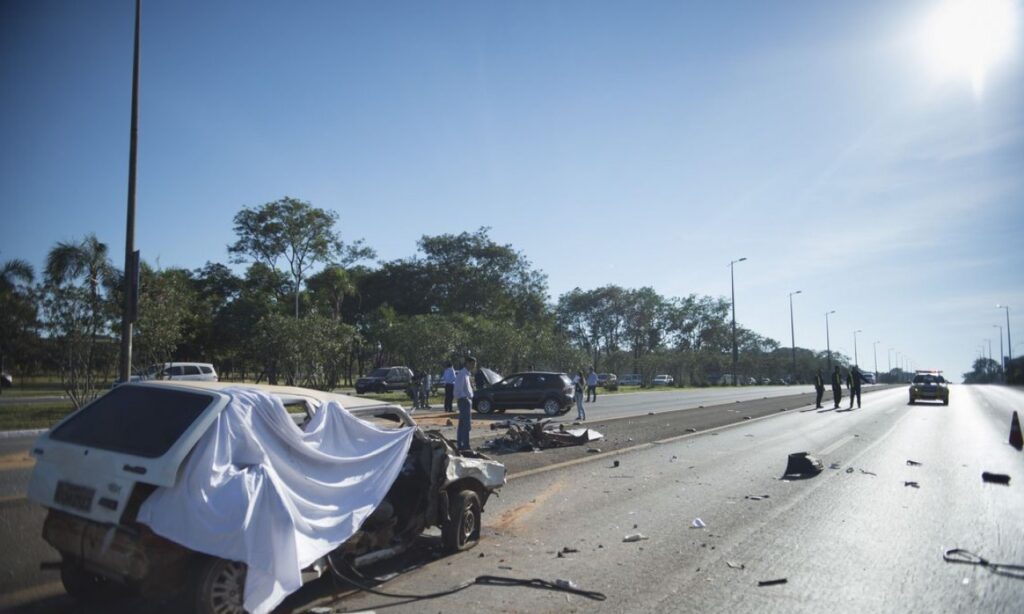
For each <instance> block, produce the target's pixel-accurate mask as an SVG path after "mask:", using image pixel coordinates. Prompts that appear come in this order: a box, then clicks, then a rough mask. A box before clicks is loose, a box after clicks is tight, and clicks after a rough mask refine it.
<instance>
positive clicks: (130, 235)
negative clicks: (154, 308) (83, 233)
mask: <svg viewBox="0 0 1024 614" xmlns="http://www.w3.org/2000/svg"><path fill="white" fill-rule="evenodd" d="M141 17H142V0H135V59H134V61H133V63H132V125H131V136H130V137H129V145H128V217H127V220H126V224H125V226H126V229H125V240H124V281H125V292H124V313H123V314H122V316H121V363H120V365H119V367H120V368H119V371H120V378H121V381H122V382H128V378H129V375H130V373H131V369H132V322H134V321H135V316H136V315H137V314H136V311H137V309H138V302H137V300H138V298H137V297H138V291H139V288H138V285H137V280H138V273H139V271H138V268H139V264H138V257H137V256H136V253H135V161H136V152H137V150H138V141H139V30H140V28H139V26H140V23H141Z"/></svg>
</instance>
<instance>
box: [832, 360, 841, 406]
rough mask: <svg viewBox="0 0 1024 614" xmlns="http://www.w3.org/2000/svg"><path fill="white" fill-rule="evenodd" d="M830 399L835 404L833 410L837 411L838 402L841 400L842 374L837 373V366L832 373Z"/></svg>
mask: <svg viewBox="0 0 1024 614" xmlns="http://www.w3.org/2000/svg"><path fill="white" fill-rule="evenodd" d="M832 398H833V399H834V400H835V402H836V406H835V409H839V402H840V401H842V400H843V374H842V373H840V372H839V365H836V370H835V371H833V372H832Z"/></svg>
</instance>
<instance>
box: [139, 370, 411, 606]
mask: <svg viewBox="0 0 1024 614" xmlns="http://www.w3.org/2000/svg"><path fill="white" fill-rule="evenodd" d="M224 392H225V393H227V394H230V395H231V397H232V400H231V402H230V403H229V404H228V406H227V407H226V408H225V409H224V411H223V412H222V413H221V414H220V416H219V417H218V418H217V421H216V423H215V424H214V425H213V426H212V427H211V428H210V430H209V431H207V432H206V434H205V435H204V436H203V437H202V439H200V440H199V442H198V443H197V444H196V447H195V449H194V450H193V451H192V453H191V454H190V455H189V457H188V458H187V459H186V461H185V464H184V466H183V468H182V473H181V475H180V478H179V480H178V482H177V483H176V484H175V485H174V487H173V488H159V489H157V490H156V491H155V492H154V493H153V494H152V495H150V497H149V499H147V500H146V502H145V503H144V504H143V505H142V507H141V509H140V510H139V515H138V519H139V521H140V522H143V523H145V524H147V525H149V526H150V527H151V528H152V529H153V531H154V532H156V533H157V534H159V535H162V536H163V537H166V538H168V539H170V540H172V541H175V542H177V543H179V544H181V545H183V546H186V547H188V548H190V549H192V550H196V551H198V552H204V553H206V554H211V555H214V556H218V557H221V558H224V559H230V560H234V561H241V562H244V563H245V564H246V565H248V574H247V577H246V583H245V602H244V604H245V609H246V610H248V611H249V612H252V613H253V614H264V613H266V612H270V611H271V610H273V609H274V607H276V606H277V605H278V604H279V603H281V601H282V600H283V599H284V598H285V597H287V596H288V595H289V594H291V593H292V592H294V591H295V590H297V589H298V588H299V587H300V586H302V577H301V573H300V572H301V570H302V569H303V568H304V567H307V566H308V565H310V564H312V563H313V562H314V561H315V560H317V559H318V558H320V557H322V556H323V555H325V554H326V553H328V552H330V551H331V550H333V549H334V548H336V547H337V546H338V545H339V544H341V543H342V542H344V541H345V540H346V539H348V538H349V537H351V536H352V534H353V533H355V532H356V531H357V530H358V529H359V526H360V525H361V524H362V523H363V520H365V519H366V518H367V517H368V516H369V515H370V514H371V513H372V512H373V510H374V509H375V508H376V507H377V506H378V505H379V504H380V502H381V500H383V498H384V495H385V494H387V491H388V489H389V488H390V487H391V484H392V483H393V482H394V481H395V478H396V477H397V476H398V473H399V471H400V470H401V468H402V464H403V463H404V461H405V457H406V455H407V453H408V450H409V445H410V443H411V442H412V436H413V429H412V428H404V429H401V430H384V429H379V428H377V427H375V426H373V425H372V424H369V423H367V422H364V421H362V420H359V419H358V418H355V417H354V416H352V414H350V413H349V412H347V411H346V410H345V409H343V408H342V407H341V406H340V405H339V404H337V403H335V402H331V403H329V404H326V405H325V406H323V407H321V409H320V411H318V412H316V414H315V415H314V418H313V420H312V421H310V423H309V424H308V425H307V426H306V430H305V432H303V431H302V430H301V429H299V428H298V427H297V426H295V423H294V422H293V421H292V419H291V418H290V417H289V416H288V412H287V410H286V409H285V408H284V406H283V405H282V404H281V402H280V401H279V400H277V399H276V398H274V397H272V396H270V395H268V394H266V393H264V392H261V391H256V390H251V389H246V388H230V389H227V390H224Z"/></svg>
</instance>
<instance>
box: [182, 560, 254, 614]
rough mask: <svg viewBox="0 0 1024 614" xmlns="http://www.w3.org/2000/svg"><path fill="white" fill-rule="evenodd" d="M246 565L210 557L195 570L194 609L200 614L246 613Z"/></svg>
mask: <svg viewBox="0 0 1024 614" xmlns="http://www.w3.org/2000/svg"><path fill="white" fill-rule="evenodd" d="M245 572H246V568H245V565H243V564H242V563H239V562H237V561H227V560H224V559H220V558H207V559H206V560H205V561H203V563H202V564H201V565H199V567H198V568H197V570H196V579H195V584H194V590H195V601H194V605H195V609H194V610H193V611H194V612H197V613H198V614H245V608H243V607H242V602H243V601H244V597H245Z"/></svg>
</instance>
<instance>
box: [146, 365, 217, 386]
mask: <svg viewBox="0 0 1024 614" xmlns="http://www.w3.org/2000/svg"><path fill="white" fill-rule="evenodd" d="M151 379H174V380H183V381H188V382H215V381H217V371H216V370H215V369H214V368H213V365H211V364H210V363H208V362H165V363H163V364H159V365H152V366H150V367H149V368H148V369H146V370H145V371H144V372H143V373H142V374H141V375H133V376H132V378H131V381H133V382H137V381H139V380H151Z"/></svg>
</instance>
